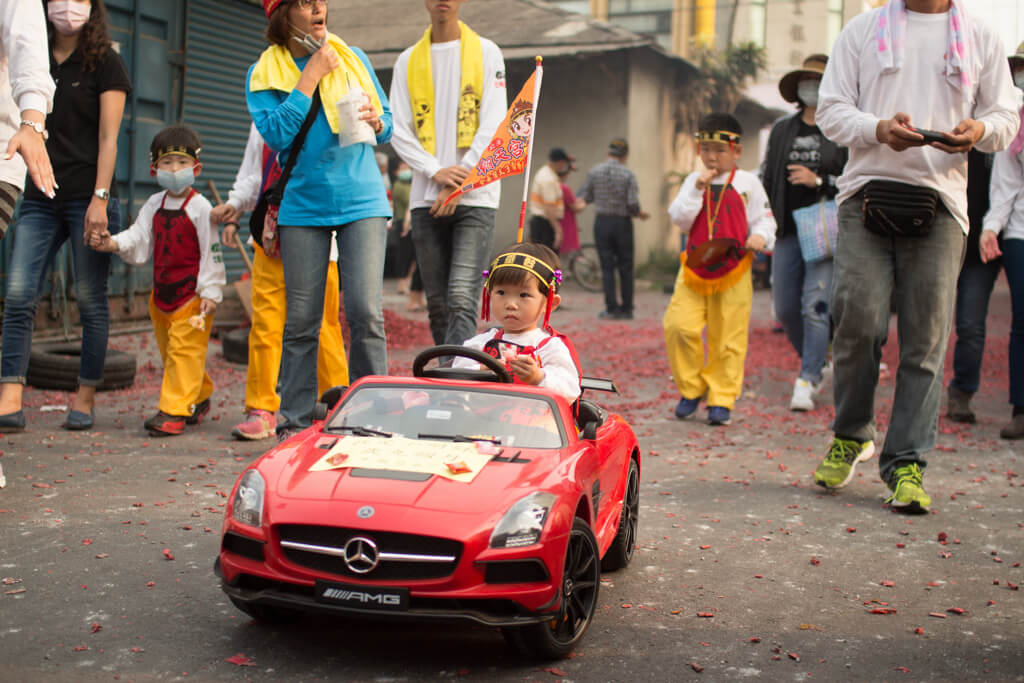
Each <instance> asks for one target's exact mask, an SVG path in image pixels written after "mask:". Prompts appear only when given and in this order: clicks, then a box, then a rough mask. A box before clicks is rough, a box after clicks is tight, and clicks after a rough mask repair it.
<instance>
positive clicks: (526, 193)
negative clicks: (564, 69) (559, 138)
mask: <svg viewBox="0 0 1024 683" xmlns="http://www.w3.org/2000/svg"><path fill="white" fill-rule="evenodd" d="M543 62H544V58H543V57H541V56H540V55H537V67H536V74H537V80H535V81H534V82H533V125H532V126H530V142H529V145H528V146H527V148H526V168H525V170H524V171H523V204H522V206H521V207H520V208H519V232H518V234H517V235H516V242H522V241H523V225H524V224H525V223H526V202H527V201H528V199H529V197H530V162H531V161H533V134H534V132H535V131H536V130H537V109H538V107H539V106H540V82H541V80H542V79H543V78H544V67H543V65H542V64H543Z"/></svg>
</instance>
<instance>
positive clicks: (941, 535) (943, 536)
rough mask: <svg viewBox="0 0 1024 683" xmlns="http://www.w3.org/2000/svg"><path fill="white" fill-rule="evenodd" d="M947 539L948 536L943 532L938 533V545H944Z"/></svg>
mask: <svg viewBox="0 0 1024 683" xmlns="http://www.w3.org/2000/svg"><path fill="white" fill-rule="evenodd" d="M948 538H949V534H947V533H946V532H945V531H940V532H939V543H945V542H946V540H947V539H948Z"/></svg>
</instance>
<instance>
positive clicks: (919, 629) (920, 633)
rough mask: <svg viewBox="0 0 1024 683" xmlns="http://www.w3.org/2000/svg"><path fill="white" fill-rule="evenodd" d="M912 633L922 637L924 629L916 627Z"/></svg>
mask: <svg viewBox="0 0 1024 683" xmlns="http://www.w3.org/2000/svg"><path fill="white" fill-rule="evenodd" d="M914 633H915V634H916V635H919V636H923V635H924V629H923V628H921V627H920V626H918V627H917V628H915V629H914Z"/></svg>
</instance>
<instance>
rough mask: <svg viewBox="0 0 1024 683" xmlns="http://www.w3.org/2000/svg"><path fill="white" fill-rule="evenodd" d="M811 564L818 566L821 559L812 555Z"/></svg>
mask: <svg viewBox="0 0 1024 683" xmlns="http://www.w3.org/2000/svg"><path fill="white" fill-rule="evenodd" d="M811 564H812V565H814V566H815V567H817V566H818V565H819V564H821V560H819V559H818V558H817V557H812V558H811Z"/></svg>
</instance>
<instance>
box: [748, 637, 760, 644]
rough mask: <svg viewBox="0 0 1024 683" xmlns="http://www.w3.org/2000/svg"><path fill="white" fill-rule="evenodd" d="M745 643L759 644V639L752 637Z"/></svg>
mask: <svg viewBox="0 0 1024 683" xmlns="http://www.w3.org/2000/svg"><path fill="white" fill-rule="evenodd" d="M747 642H748V643H760V642H761V639H760V638H758V637H757V636H752V637H750V638H748V639H747Z"/></svg>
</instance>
